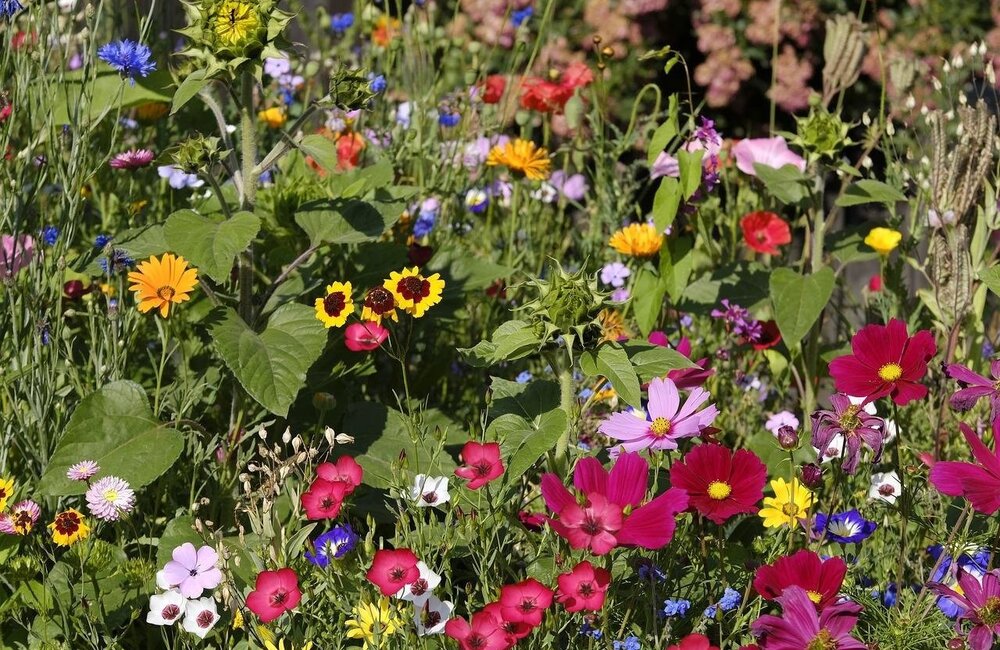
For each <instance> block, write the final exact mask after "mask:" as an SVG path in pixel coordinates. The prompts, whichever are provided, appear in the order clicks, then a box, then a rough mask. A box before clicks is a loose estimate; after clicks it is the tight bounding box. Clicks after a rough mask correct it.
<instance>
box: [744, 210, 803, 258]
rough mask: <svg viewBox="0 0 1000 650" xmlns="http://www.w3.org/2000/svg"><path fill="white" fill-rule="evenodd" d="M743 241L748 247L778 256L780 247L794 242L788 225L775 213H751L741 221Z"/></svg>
mask: <svg viewBox="0 0 1000 650" xmlns="http://www.w3.org/2000/svg"><path fill="white" fill-rule="evenodd" d="M740 227H742V228H743V241H744V242H746V245H747V246H749V247H750V248H752V249H753V250H755V251H757V252H758V253H764V254H766V255H777V254H778V253H779V251H778V248H777V247H778V246H783V245H785V244H788V243H790V242H791V241H792V231H791V230H790V229H789V228H788V223H787V222H785V220H784V219H782V218H781V217H779V216H778V215H776V214H775V213H773V212H763V211H761V212H751V213H750V214H748V215H746V216H745V217H743V218H742V219H740Z"/></svg>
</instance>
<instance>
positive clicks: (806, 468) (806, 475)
mask: <svg viewBox="0 0 1000 650" xmlns="http://www.w3.org/2000/svg"><path fill="white" fill-rule="evenodd" d="M799 473H800V475H801V476H802V484H803V485H805V486H806V487H808V488H814V487H816V486H817V485H819V484H820V483H822V482H823V469H822V468H821V467H820V466H819V465H817V464H816V463H807V464H805V465H803V466H802V467H801V468H800V469H799Z"/></svg>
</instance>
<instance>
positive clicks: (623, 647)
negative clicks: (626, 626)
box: [613, 636, 642, 650]
mask: <svg viewBox="0 0 1000 650" xmlns="http://www.w3.org/2000/svg"><path fill="white" fill-rule="evenodd" d="M613 645H614V650H642V644H641V643H639V637H637V636H628V637H625V640H624V641H615V642H614V644H613Z"/></svg>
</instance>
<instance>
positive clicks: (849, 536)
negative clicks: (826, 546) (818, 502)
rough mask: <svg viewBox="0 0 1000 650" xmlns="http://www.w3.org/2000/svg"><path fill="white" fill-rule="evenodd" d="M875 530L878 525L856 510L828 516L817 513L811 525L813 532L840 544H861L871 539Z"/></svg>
mask: <svg viewBox="0 0 1000 650" xmlns="http://www.w3.org/2000/svg"><path fill="white" fill-rule="evenodd" d="M876 528H878V524H876V523H875V522H874V521H869V520H867V519H865V518H864V517H862V516H861V513H860V512H858V511H857V510H856V509H855V510H848V511H847V512H841V513H839V514H836V515H829V516H828V515H825V514H823V513H822V512H818V513H816V522H815V523H814V524H813V532H815V533H817V534H819V535H820V536H823V537H826V539H828V540H830V541H832V542H839V543H841V544H857V543H859V542H862V541H864V540H866V539H868V538H869V537H871V535H872V533H874V532H875V529H876Z"/></svg>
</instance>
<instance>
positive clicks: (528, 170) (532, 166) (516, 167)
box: [486, 138, 552, 181]
mask: <svg viewBox="0 0 1000 650" xmlns="http://www.w3.org/2000/svg"><path fill="white" fill-rule="evenodd" d="M486 164H487V165H489V166H491V167H495V166H497V165H503V166H504V167H506V168H507V169H509V170H510V171H512V172H514V173H515V174H521V175H523V176H526V177H528V178H530V179H531V180H533V181H544V180H545V179H546V178H548V177H549V171H550V169H551V167H552V161H551V160H550V159H549V152H548V151H547V150H546V149H545V148H544V147H539V146H537V145H536V144H535V143H534V142H532V141H531V140H522V139H521V138H518V139H516V140H511V141H509V142H506V143H504V144H498V145H495V146H494V147H493V148H492V149H490V154H489V156H487V157H486Z"/></svg>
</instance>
